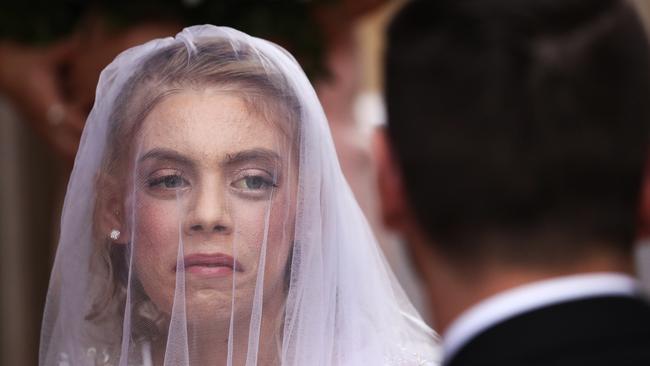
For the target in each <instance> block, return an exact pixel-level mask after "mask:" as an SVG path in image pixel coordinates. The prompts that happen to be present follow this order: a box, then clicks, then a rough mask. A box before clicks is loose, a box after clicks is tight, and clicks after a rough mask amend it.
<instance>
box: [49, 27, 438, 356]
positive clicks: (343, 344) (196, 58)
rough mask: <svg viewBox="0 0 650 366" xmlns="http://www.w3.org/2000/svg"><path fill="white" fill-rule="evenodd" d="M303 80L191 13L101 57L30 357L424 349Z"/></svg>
mask: <svg viewBox="0 0 650 366" xmlns="http://www.w3.org/2000/svg"><path fill="white" fill-rule="evenodd" d="M437 360H438V349H437V347H436V336H435V334H434V333H433V331H432V330H431V329H430V328H428V327H427V326H426V325H425V324H424V323H423V321H422V320H421V318H420V316H419V315H418V314H417V312H416V311H415V309H414V308H413V307H412V305H411V304H410V302H409V300H408V299H407V297H406V296H405V294H404V293H403V291H402V289H401V288H400V286H399V284H398V283H397V282H396V280H395V278H394V277H393V275H392V273H391V271H390V269H389V268H388V266H387V264H386V261H385V260H384V258H383V255H382V253H381V252H380V250H379V249H378V245H377V243H376V241H375V239H374V237H373V234H372V232H371V231H370V229H369V226H368V224H367V222H366V220H365V218H364V216H363V214H362V212H361V210H360V209H359V207H358V205H357V203H356V201H355V199H354V197H353V195H352V193H351V191H350V189H349V187H348V185H347V183H346V181H345V179H344V177H343V175H342V173H341V169H340V167H339V163H338V160H337V157H336V152H335V150H334V145H333V142H332V138H331V136H330V132H329V129H328V125H327V121H326V119H325V116H324V114H323V110H322V108H321V106H320V104H319V102H318V99H317V96H316V94H315V92H314V90H313V88H312V86H311V85H310V83H309V81H308V80H307V78H306V77H305V75H304V73H303V71H302V70H301V68H300V67H299V65H298V64H297V62H296V61H295V60H294V59H293V58H292V57H291V55H289V54H288V53H287V52H286V51H285V50H283V49H282V48H280V47H278V46H277V45H275V44H273V43H271V42H268V41H265V40H262V39H258V38H254V37H250V36H248V35H246V34H244V33H241V32H239V31H236V30H234V29H230V28H222V27H214V26H209V25H206V26H195V27H191V28H187V29H185V30H183V31H182V32H181V33H179V34H178V35H177V36H176V37H170V38H165V39H159V40H154V41H151V42H148V43H146V44H144V45H141V46H138V47H134V48H132V49H129V50H127V51H125V52H123V53H122V54H121V55H119V56H118V57H117V58H116V59H115V60H114V61H113V62H112V63H111V64H110V65H109V66H108V67H106V69H105V70H104V71H103V72H102V74H101V76H100V79H99V84H98V86H97V94H96V100H95V104H94V107H93V109H92V112H91V113H90V116H89V117H88V120H87V123H86V127H85V130H84V132H83V136H82V140H81V145H80V147H79V152H78V154H77V158H76V160H75V166H74V170H73V173H72V176H71V178H70V182H69V185H68V190H67V194H66V198H65V203H64V208H63V217H62V221H61V236H60V240H59V246H58V250H57V255H56V260H55V263H54V268H53V271H52V277H51V281H50V288H49V292H48V297H47V304H46V308H45V313H44V320H43V328H42V334H41V346H40V364H41V365H57V366H63V365H429V364H431V365H433V364H436V363H437Z"/></svg>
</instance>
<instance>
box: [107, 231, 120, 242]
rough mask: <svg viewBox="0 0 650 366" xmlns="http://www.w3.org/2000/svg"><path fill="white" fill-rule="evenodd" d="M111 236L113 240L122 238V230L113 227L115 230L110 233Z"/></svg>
mask: <svg viewBox="0 0 650 366" xmlns="http://www.w3.org/2000/svg"><path fill="white" fill-rule="evenodd" d="M109 237H110V238H111V240H113V241H115V240H117V239H119V238H120V231H119V230H117V229H113V230H111V233H110V235H109Z"/></svg>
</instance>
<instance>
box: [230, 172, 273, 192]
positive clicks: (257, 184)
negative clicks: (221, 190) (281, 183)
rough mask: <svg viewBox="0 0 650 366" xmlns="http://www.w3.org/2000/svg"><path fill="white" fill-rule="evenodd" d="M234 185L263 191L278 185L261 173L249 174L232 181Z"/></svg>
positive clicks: (248, 189) (239, 187)
mask: <svg viewBox="0 0 650 366" xmlns="http://www.w3.org/2000/svg"><path fill="white" fill-rule="evenodd" d="M232 186H233V187H235V188H237V189H241V190H247V191H261V190H265V189H268V188H269V187H276V185H275V184H274V183H273V181H271V180H269V179H268V178H265V177H263V176H260V175H249V176H246V177H243V178H241V179H239V180H237V181H235V182H233V183H232Z"/></svg>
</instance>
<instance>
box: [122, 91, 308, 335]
mask: <svg viewBox="0 0 650 366" xmlns="http://www.w3.org/2000/svg"><path fill="white" fill-rule="evenodd" d="M279 119H280V118H279ZM280 120H281V119H280ZM280 123H281V122H280ZM135 144H136V145H135V146H136V149H134V150H135V151H136V157H135V159H134V161H136V162H137V163H136V164H135V167H134V171H135V179H136V180H135V182H136V183H135V194H134V195H133V197H134V204H135V206H134V207H135V218H136V220H135V223H134V227H133V233H134V241H133V246H134V267H135V271H136V274H137V276H138V279H139V280H140V282H141V283H142V285H143V288H144V290H145V292H146V293H147V295H148V296H149V297H150V298H151V300H152V301H153V302H154V303H155V304H156V306H157V307H158V308H159V309H160V310H161V311H163V312H165V313H167V314H169V313H170V312H171V310H172V304H173V302H174V291H175V288H176V276H177V274H176V272H175V270H174V268H175V266H176V265H177V259H178V256H179V238H182V243H183V246H184V253H183V254H182V255H181V258H183V255H190V254H195V253H223V254H227V255H230V256H232V257H234V258H235V259H236V260H237V261H238V262H239V263H240V264H241V267H242V268H243V271H241V272H239V271H235V272H232V273H230V274H227V275H224V276H218V277H210V278H206V277H201V276H197V275H194V274H192V273H188V272H180V274H181V275H182V277H181V278H184V280H185V281H184V283H185V294H186V306H187V311H188V317H189V319H188V320H189V321H190V322H195V321H200V320H205V319H210V320H216V321H219V320H221V321H228V320H229V319H230V315H231V311H230V310H231V301H232V296H233V294H234V296H235V303H236V310H235V316H238V315H240V316H244V315H246V314H237V312H250V307H251V303H252V300H253V294H254V290H255V284H256V280H257V272H258V268H259V265H260V263H259V258H260V249H261V246H262V243H263V241H264V238H265V230H266V226H268V234H267V238H266V240H267V250H266V262H265V263H266V267H265V273H264V300H265V302H266V301H267V300H269V299H274V301H277V298H282V299H283V296H277V295H278V293H281V292H282V291H283V290H284V283H285V275H286V270H285V268H286V265H287V260H288V257H289V252H290V250H291V243H292V240H293V228H294V216H295V212H294V207H295V194H296V193H295V187H296V182H297V173H296V172H297V168H296V162H295V161H294V160H295V159H293V158H291V157H290V154H289V153H288V151H289V150H290V149H289V146H290V145H291V143H290V141H288V138H287V137H286V135H284V134H283V133H282V132H281V131H280V130H279V129H278V128H277V126H275V125H274V123H272V122H269V121H266V120H264V119H263V118H262V117H261V116H259V115H257V114H256V113H254V112H251V111H250V109H249V108H247V105H246V103H245V102H244V101H243V100H241V99H240V98H238V97H236V96H235V95H233V94H228V93H227V92H224V91H220V90H218V89H201V90H184V91H181V92H180V93H177V94H173V95H171V96H168V97H166V98H165V99H163V100H162V101H161V102H160V103H159V104H158V105H156V106H155V107H154V108H153V109H152V111H151V112H150V113H149V115H148V116H147V117H146V119H145V120H144V121H143V124H142V127H141V131H140V134H139V135H138V137H137V138H136V141H135ZM155 149H165V150H170V151H174V152H175V153H178V155H180V156H183V157H184V158H186V159H187V161H189V162H191V165H190V166H188V165H183V164H180V163H178V162H176V161H170V160H159V159H147V160H143V161H139V160H138V159H139V158H141V157H142V156H143V155H144V154H146V153H147V152H148V151H152V150H155ZM254 149H263V150H265V151H266V150H268V151H272V152H274V153H276V154H277V155H278V156H279V161H278V162H277V163H276V164H270V163H269V162H268V161H261V162H260V161H250V162H246V163H243V164H239V165H237V166H236V167H226V166H225V165H224V162H225V161H227V160H228V158H229V157H232V156H234V155H236V154H237V153H238V152H241V151H249V150H254ZM290 165H292V166H291V167H290ZM174 175H178V176H180V177H182V178H179V177H174ZM250 175H255V176H258V177H260V176H261V177H262V178H253V179H251V178H246V177H247V176H250ZM169 176H172V178H169ZM262 179H267V180H268V181H273V180H274V179H277V181H274V183H275V184H276V185H277V187H274V186H271V185H266V186H261V187H260V185H261V184H260V182H262ZM267 216H268V225H267V223H266V220H267ZM233 276H234V277H235V279H234V281H235V291H234V293H233V291H232V286H233ZM215 317H216V319H215Z"/></svg>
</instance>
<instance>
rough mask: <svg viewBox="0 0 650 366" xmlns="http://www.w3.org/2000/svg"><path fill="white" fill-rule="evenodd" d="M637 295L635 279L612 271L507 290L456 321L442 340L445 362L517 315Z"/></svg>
mask: <svg viewBox="0 0 650 366" xmlns="http://www.w3.org/2000/svg"><path fill="white" fill-rule="evenodd" d="M637 293H638V284H637V282H636V280H635V279H634V278H632V277H630V276H628V275H625V274H621V273H611V272H610V273H605V272H603V273H593V274H580V275H572V276H563V277H557V278H552V279H549V280H543V281H538V282H534V283H530V284H526V285H523V286H519V287H516V288H513V289H510V290H507V291H504V292H502V293H499V294H496V295H494V296H492V297H489V298H487V299H485V300H483V301H481V302H479V303H478V304H476V305H474V306H472V307H471V308H469V309H468V310H466V311H465V312H463V313H462V314H461V315H460V316H459V317H458V318H456V320H454V322H453V323H452V324H451V325H450V326H449V328H447V331H446V332H445V333H444V334H443V337H442V348H443V359H446V360H449V359H450V358H451V357H452V356H453V355H454V354H455V353H456V352H457V351H458V350H459V349H460V348H461V347H462V346H463V345H464V344H465V343H467V342H468V341H469V340H470V339H472V338H473V337H474V336H476V335H478V334H479V333H481V332H482V331H484V330H485V329H487V328H489V327H491V326H492V325H495V324H497V323H500V322H501V321H504V320H506V319H508V318H511V317H513V316H515V315H518V314H521V313H524V312H527V311H530V310H534V309H537V308H541V307H544V306H548V305H551V304H555V303H559V302H563V301H567V300H573V299H579V298H586V297H593V296H603V295H605V296H606V295H618V296H634V295H635V294H637Z"/></svg>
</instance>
